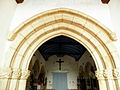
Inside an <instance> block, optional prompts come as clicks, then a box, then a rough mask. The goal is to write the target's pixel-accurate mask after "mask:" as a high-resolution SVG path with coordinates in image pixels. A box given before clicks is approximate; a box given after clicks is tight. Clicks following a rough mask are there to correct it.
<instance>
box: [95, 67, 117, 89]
mask: <svg viewBox="0 0 120 90" xmlns="http://www.w3.org/2000/svg"><path fill="white" fill-rule="evenodd" d="M115 70H116V69H105V70H98V71H96V77H97V79H98V81H99V88H100V90H118V88H119V86H118V83H119V80H118V78H117V76H118V71H115ZM115 76H116V77H115ZM115 80H116V81H115ZM117 81H118V82H117Z"/></svg>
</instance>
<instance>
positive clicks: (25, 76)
mask: <svg viewBox="0 0 120 90" xmlns="http://www.w3.org/2000/svg"><path fill="white" fill-rule="evenodd" d="M29 76H30V70H22V75H21V79H25V80H26V79H28V77H29Z"/></svg>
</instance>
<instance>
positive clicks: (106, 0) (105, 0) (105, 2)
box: [101, 0, 110, 4]
mask: <svg viewBox="0 0 120 90" xmlns="http://www.w3.org/2000/svg"><path fill="white" fill-rule="evenodd" d="M101 1H102V3H103V4H108V3H109V1H110V0H101Z"/></svg>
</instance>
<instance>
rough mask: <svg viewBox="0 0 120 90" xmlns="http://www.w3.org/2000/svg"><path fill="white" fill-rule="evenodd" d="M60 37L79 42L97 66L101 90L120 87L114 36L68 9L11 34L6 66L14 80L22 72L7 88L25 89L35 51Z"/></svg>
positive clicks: (45, 15)
mask: <svg viewBox="0 0 120 90" xmlns="http://www.w3.org/2000/svg"><path fill="white" fill-rule="evenodd" d="M60 35H64V36H67V37H70V38H72V39H74V40H76V41H78V42H79V43H81V44H82V45H83V46H84V47H85V48H86V49H87V50H88V51H89V52H90V54H91V55H92V57H93V59H94V61H95V64H96V68H97V71H96V76H97V78H98V81H99V85H100V90H105V89H107V90H113V89H114V90H117V88H119V85H120V81H119V80H118V77H119V75H118V73H119V70H118V69H119V67H120V66H119V65H120V60H119V59H120V58H119V55H118V53H117V50H116V48H115V46H114V44H113V42H114V41H116V40H117V39H116V36H115V33H113V32H112V31H111V30H109V29H108V28H106V27H105V26H104V25H102V24H101V23H100V22H98V21H97V20H95V19H93V18H92V17H90V16H88V15H85V14H83V13H81V12H79V11H75V10H71V9H66V8H58V9H53V10H49V11H46V12H43V13H40V14H38V15H36V16H34V17H32V18H30V19H28V20H27V21H25V22H24V23H22V24H21V25H19V26H18V27H17V28H16V29H15V30H13V32H11V34H10V36H9V37H8V40H9V41H10V42H11V43H12V44H11V46H10V48H9V50H8V53H9V54H8V56H7V58H6V59H7V63H6V66H7V67H10V70H11V71H12V79H14V77H13V76H14V68H18V69H20V71H21V72H16V73H20V74H19V75H18V76H17V80H16V82H18V83H17V84H14V86H12V85H13V83H15V81H13V80H12V79H11V80H7V81H6V82H7V84H6V87H7V88H10V87H12V88H13V89H12V90H14V89H16V88H18V90H24V88H25V87H23V86H22V85H23V84H22V83H23V82H24V83H25V80H26V79H27V77H28V76H29V71H28V67H29V63H30V60H31V57H32V56H33V54H34V52H35V51H36V50H37V49H38V47H39V46H40V45H42V44H43V43H44V42H45V41H47V40H49V39H51V38H54V37H56V36H60ZM25 70H26V71H25ZM18 78H19V79H18ZM21 88H23V89H21Z"/></svg>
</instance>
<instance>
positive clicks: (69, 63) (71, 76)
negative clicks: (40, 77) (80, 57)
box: [46, 55, 78, 89]
mask: <svg viewBox="0 0 120 90" xmlns="http://www.w3.org/2000/svg"><path fill="white" fill-rule="evenodd" d="M58 60H59V58H58V57H57V56H56V55H54V56H51V57H50V58H49V59H48V61H47V62H46V69H47V80H48V82H47V89H53V76H52V73H53V72H67V83H68V89H77V75H78V62H75V59H74V58H72V57H70V56H67V55H65V56H64V57H62V58H61V60H62V61H64V63H62V64H61V71H59V64H58V63H57V62H56V61H58Z"/></svg>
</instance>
